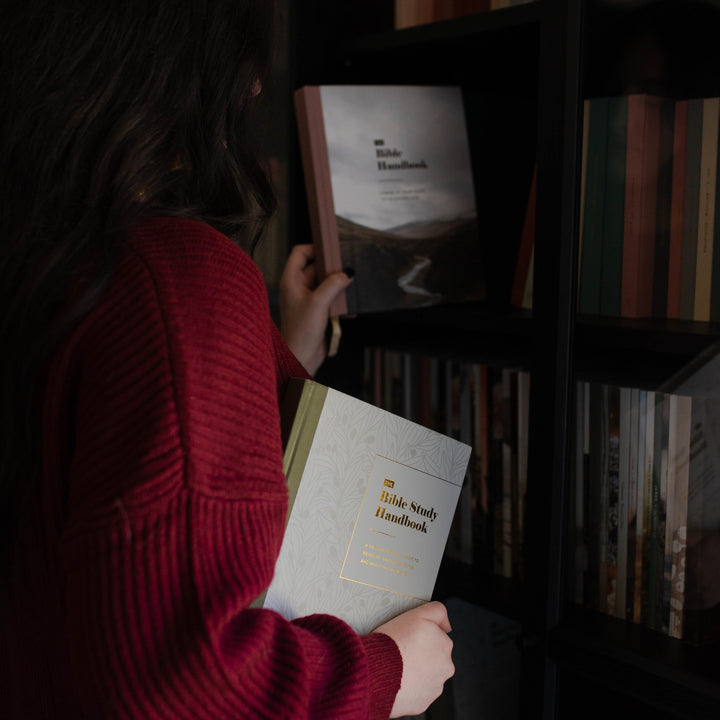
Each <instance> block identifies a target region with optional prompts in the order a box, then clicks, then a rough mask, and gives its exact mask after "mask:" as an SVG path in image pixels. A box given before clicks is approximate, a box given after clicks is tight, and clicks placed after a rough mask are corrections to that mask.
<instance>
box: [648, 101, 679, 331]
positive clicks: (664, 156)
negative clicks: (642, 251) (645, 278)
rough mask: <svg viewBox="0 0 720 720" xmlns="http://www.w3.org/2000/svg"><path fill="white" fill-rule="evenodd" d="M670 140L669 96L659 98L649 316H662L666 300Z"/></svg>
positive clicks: (672, 127) (672, 123) (672, 117)
mask: <svg viewBox="0 0 720 720" xmlns="http://www.w3.org/2000/svg"><path fill="white" fill-rule="evenodd" d="M674 142H675V102H674V101H672V100H663V101H662V102H661V103H660V139H659V143H658V175H657V209H656V215H655V218H656V219H655V264H654V269H653V288H652V314H653V317H660V318H662V317H665V316H666V314H667V304H668V300H667V298H668V271H669V264H670V232H671V221H672V190H673V177H672V173H673V145H674Z"/></svg>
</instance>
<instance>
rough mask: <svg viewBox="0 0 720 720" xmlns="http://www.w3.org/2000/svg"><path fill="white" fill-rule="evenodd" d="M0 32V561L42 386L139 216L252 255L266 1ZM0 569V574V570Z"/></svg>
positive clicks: (90, 9)
mask: <svg viewBox="0 0 720 720" xmlns="http://www.w3.org/2000/svg"><path fill="white" fill-rule="evenodd" d="M2 14H3V18H2V23H0V24H1V25H2V30H1V31H0V106H1V107H2V110H1V111H0V243H1V245H0V248H1V249H0V418H1V425H0V559H2V558H3V556H5V559H7V556H9V554H10V553H11V540H12V536H13V533H14V530H13V528H14V526H15V520H16V517H17V514H18V509H19V505H20V503H21V502H22V501H23V499H24V498H25V496H27V494H28V491H29V489H30V488H31V487H32V485H33V481H34V480H35V479H36V478H37V477H38V476H39V473H40V469H41V463H42V460H41V453H40V449H41V448H40V422H41V419H40V412H41V402H42V391H43V381H44V373H45V369H46V364H47V362H48V359H49V357H50V355H51V353H52V352H53V349H54V348H55V347H56V346H57V343H58V341H59V339H60V338H61V337H62V336H63V335H64V334H65V333H66V332H67V331H68V330H69V329H70V328H71V327H72V326H73V325H74V324H75V323H77V321H78V320H79V319H80V318H81V317H83V316H84V315H85V314H86V313H87V312H88V311H89V310H90V309H91V308H92V307H93V305H94V304H95V303H96V301H97V299H98V297H99V296H100V294H101V293H102V291H103V289H104V288H105V287H106V286H107V284H108V282H109V280H110V279H111V277H112V274H113V271H114V269H115V267H116V263H117V259H118V256H119V249H120V244H121V241H122V238H123V234H124V232H125V230H126V228H127V227H128V225H129V224H131V223H132V222H134V221H135V220H137V219H138V218H140V217H143V216H147V215H157V214H166V215H179V216H187V217H192V218H195V219H199V220H203V221H205V222H207V223H208V224H210V225H212V226H213V227H215V228H216V229H218V230H220V231H221V232H223V233H225V234H226V235H228V236H230V237H232V238H233V239H235V240H237V241H238V242H242V243H245V245H246V248H247V249H248V250H251V249H252V247H254V244H255V242H256V241H257V239H258V237H259V235H260V232H261V231H262V228H263V226H264V222H265V221H266V220H267V218H268V217H269V215H270V214H271V213H272V211H273V210H274V197H273V194H272V191H271V187H270V185H269V183H268V180H267V177H266V175H265V173H264V171H263V168H262V167H261V165H260V164H259V162H258V160H257V158H256V155H255V153H254V152H253V147H251V145H250V141H249V140H248V134H247V130H248V111H249V109H250V108H251V107H252V106H253V105H254V104H255V103H256V96H257V94H258V92H259V89H260V88H261V86H262V83H263V81H264V80H265V77H266V72H267V67H268V64H269V52H270V41H271V33H272V28H273V25H274V2H273V1H272V0H204V1H203V0H183V1H180V0H175V1H172V0H152V2H146V1H145V0H143V1H142V2H140V1H139V0H109V2H97V0H46V1H44V2H39V1H36V0H19V1H17V0H11V1H10V2H4V3H3V13H2ZM0 564H1V563H0Z"/></svg>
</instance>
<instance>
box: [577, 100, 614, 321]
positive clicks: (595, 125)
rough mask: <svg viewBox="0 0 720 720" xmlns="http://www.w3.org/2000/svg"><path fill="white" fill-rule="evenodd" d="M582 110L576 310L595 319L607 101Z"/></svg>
mask: <svg viewBox="0 0 720 720" xmlns="http://www.w3.org/2000/svg"><path fill="white" fill-rule="evenodd" d="M585 107H586V110H587V111H588V112H589V119H588V146H587V170H586V173H585V210H584V219H583V233H582V234H583V250H582V265H581V267H580V306H579V310H580V312H581V313H583V314H586V315H597V314H599V312H600V273H601V268H602V241H603V228H604V221H605V181H606V174H607V154H608V144H607V138H608V111H609V99H608V98H595V99H593V100H591V101H590V104H589V105H586V106H585Z"/></svg>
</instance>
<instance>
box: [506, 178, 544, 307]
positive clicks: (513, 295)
mask: <svg viewBox="0 0 720 720" xmlns="http://www.w3.org/2000/svg"><path fill="white" fill-rule="evenodd" d="M536 194H537V168H535V169H534V170H533V175H532V179H531V181H530V192H529V193H528V201H527V206H526V208H525V220H524V222H523V228H522V233H521V235H520V247H519V249H518V259H517V265H516V266H515V276H514V278H513V285H512V289H511V291H510V304H511V305H513V306H515V307H521V308H526V309H530V308H532V299H531V300H530V303H529V304H528V303H527V301H526V288H527V285H528V283H529V282H531V278H530V273H531V271H532V264H531V262H530V261H531V259H532V255H533V247H534V245H535V204H536Z"/></svg>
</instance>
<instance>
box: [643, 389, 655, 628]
mask: <svg viewBox="0 0 720 720" xmlns="http://www.w3.org/2000/svg"><path fill="white" fill-rule="evenodd" d="M654 489H655V393H654V392H648V393H647V394H646V396H645V468H644V477H643V536H642V580H641V585H642V588H641V595H640V603H641V609H640V617H641V621H642V622H644V623H648V620H649V617H650V615H649V613H650V611H649V607H650V575H651V573H650V565H651V560H652V536H653V522H654V516H653V498H654Z"/></svg>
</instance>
